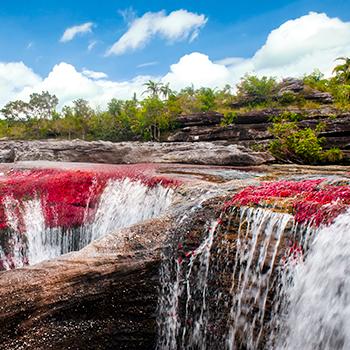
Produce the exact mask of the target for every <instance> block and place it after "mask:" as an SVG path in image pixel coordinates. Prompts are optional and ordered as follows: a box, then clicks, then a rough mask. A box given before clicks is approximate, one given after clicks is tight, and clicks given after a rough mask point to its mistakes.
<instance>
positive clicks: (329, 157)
mask: <svg viewBox="0 0 350 350" xmlns="http://www.w3.org/2000/svg"><path fill="white" fill-rule="evenodd" d="M322 157H323V160H324V161H325V162H327V163H332V164H337V163H339V162H341V161H342V160H343V158H344V154H343V152H342V151H341V150H340V149H339V148H336V147H334V148H331V149H329V150H327V151H325V152H323V155H322Z"/></svg>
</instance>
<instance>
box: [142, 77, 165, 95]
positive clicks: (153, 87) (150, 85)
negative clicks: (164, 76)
mask: <svg viewBox="0 0 350 350" xmlns="http://www.w3.org/2000/svg"><path fill="white" fill-rule="evenodd" d="M162 85H163V84H162V83H161V82H155V81H153V80H148V82H147V83H144V84H143V86H145V87H146V90H145V91H144V92H143V94H146V93H147V94H149V95H150V96H151V97H158V96H159V92H160V88H161V87H162Z"/></svg>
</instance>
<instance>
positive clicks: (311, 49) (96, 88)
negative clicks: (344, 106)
mask: <svg viewBox="0 0 350 350" xmlns="http://www.w3.org/2000/svg"><path fill="white" fill-rule="evenodd" d="M349 53H350V23H349V22H343V21H341V20H340V19H337V18H329V17H328V16H327V15H325V14H317V13H310V14H308V15H306V16H303V17H300V18H297V19H294V20H291V21H288V22H286V23H284V24H282V25H281V26H280V27H279V28H277V29H275V30H273V31H272V32H271V33H270V34H269V36H268V38H267V40H266V42H265V44H264V45H263V46H262V47H261V48H260V49H259V50H257V52H256V53H255V55H253V56H252V57H249V58H237V57H233V58H232V57H228V58H225V59H223V60H219V61H215V62H213V61H211V60H210V59H209V57H208V56H207V55H205V54H202V53H198V52H193V53H190V54H187V55H185V56H183V57H181V58H180V59H179V61H178V62H177V63H174V64H173V65H171V66H170V69H169V72H168V73H166V74H164V75H163V76H162V77H161V76H160V77H159V76H158V77H154V76H153V77H152V76H143V75H138V76H136V77H135V78H133V79H131V80H126V81H121V82H117V81H113V80H110V79H108V77H107V76H106V75H105V73H103V72H94V71H90V70H86V69H84V70H83V71H82V72H79V71H78V70H77V69H76V68H75V67H74V66H72V65H70V64H68V63H65V62H61V63H59V64H57V65H55V66H54V67H53V69H52V71H51V72H50V73H49V74H48V76H47V77H40V76H39V75H37V74H35V73H34V72H33V71H32V70H31V69H30V68H29V67H27V66H26V65H25V64H24V63H23V62H15V63H1V62H0V106H2V105H4V104H5V103H6V102H8V101H9V100H14V99H17V98H22V99H27V98H28V97H29V94H30V93H32V92H41V91H43V90H47V91H49V92H51V93H54V94H56V95H57V97H58V98H59V99H60V106H61V107H62V106H63V105H64V104H68V103H70V102H71V101H72V100H74V99H77V98H85V99H87V100H89V101H91V104H92V105H93V106H98V105H100V106H106V104H107V103H108V101H109V100H110V99H111V98H113V97H117V98H131V97H132V95H133V93H134V92H136V93H137V94H138V96H141V93H142V91H143V90H144V86H143V84H144V83H145V82H146V81H147V80H149V79H152V80H155V81H163V82H169V83H170V85H171V87H172V88H173V89H181V88H183V87H185V86H188V85H191V84H194V86H195V87H197V88H198V87H201V86H209V87H222V86H224V85H225V84H227V83H229V84H231V85H233V84H235V83H237V82H238V81H239V78H240V77H242V76H243V75H244V74H245V73H247V72H250V73H252V72H255V73H256V74H258V75H259V76H261V75H272V76H276V77H286V76H302V75H303V74H304V73H309V72H311V71H312V70H313V69H314V68H320V69H321V70H322V71H323V72H325V73H326V74H327V75H330V74H331V71H332V68H333V67H334V65H335V64H336V63H335V62H334V60H335V58H336V57H338V56H348V55H349ZM148 63H150V62H148Z"/></svg>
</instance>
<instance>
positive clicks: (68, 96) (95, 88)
mask: <svg viewBox="0 0 350 350" xmlns="http://www.w3.org/2000/svg"><path fill="white" fill-rule="evenodd" d="M88 72H89V74H88V75H90V76H91V74H92V73H97V74H98V73H99V72H92V71H88ZM102 74H104V73H102ZM0 76H1V69H0ZM149 79H152V77H150V76H138V77H135V78H134V79H132V80H128V81H122V82H116V81H111V80H106V79H97V80H96V79H94V78H91V77H88V76H87V75H86V70H84V71H83V72H78V71H77V70H76V68H75V67H74V66H72V65H71V64H68V63H65V62H61V63H59V64H57V65H55V66H54V67H53V69H52V71H51V72H50V73H49V74H48V76H47V77H46V78H45V79H39V80H37V81H35V82H33V83H32V84H27V85H24V84H22V88H21V89H20V90H19V91H12V96H11V99H15V98H16V99H17V98H19V99H23V100H28V97H29V95H30V94H31V93H33V92H41V91H49V92H50V93H52V94H55V95H56V96H57V97H58V98H59V101H60V105H59V108H61V107H63V106H64V105H66V104H70V103H71V102H72V101H73V100H75V99H78V98H84V99H86V100H88V101H89V102H90V103H91V105H92V106H94V107H97V106H102V107H104V106H106V105H107V103H108V102H109V101H110V100H111V99H112V98H113V97H116V98H120V99H126V98H130V97H132V96H133V94H134V92H136V93H137V95H138V96H141V93H142V91H143V90H144V86H143V84H144V83H145V82H146V81H147V80H149ZM0 84H1V80H0ZM7 101H8V100H7ZM7 101H6V102H7ZM0 102H1V100H0Z"/></svg>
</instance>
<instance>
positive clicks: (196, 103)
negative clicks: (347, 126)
mask: <svg viewBox="0 0 350 350" xmlns="http://www.w3.org/2000/svg"><path fill="white" fill-rule="evenodd" d="M339 60H341V61H342V62H341V63H340V64H339V65H337V66H336V67H335V69H334V76H333V77H332V78H328V79H326V78H324V76H323V75H322V74H321V73H320V72H319V71H315V72H314V73H312V74H310V75H307V76H305V77H304V83H305V84H307V85H309V86H310V87H313V88H316V89H319V90H321V91H328V92H331V93H332V95H333V96H334V98H335V102H336V104H337V105H339V107H341V108H343V107H349V104H350V59H349V58H346V57H343V58H339ZM278 86H279V83H278V81H277V80H276V79H275V78H273V77H261V78H259V77H257V76H255V75H246V76H244V77H243V78H242V79H241V80H240V82H239V83H238V84H237V86H236V89H235V92H234V93H233V89H232V87H231V86H230V85H226V86H225V87H224V88H222V89H211V88H206V87H203V88H200V89H195V88H194V87H193V86H189V87H186V88H184V89H182V90H180V91H178V92H176V91H173V90H172V89H171V88H170V87H169V84H163V83H161V82H155V81H151V80H150V81H148V82H147V83H145V84H144V87H145V91H144V93H143V95H142V96H141V98H138V97H137V96H136V94H135V95H134V97H133V98H132V99H129V100H121V99H118V98H113V99H112V100H111V101H109V103H108V105H107V108H106V109H104V110H101V109H99V108H97V109H93V108H92V107H91V106H90V105H89V102H88V101H86V100H84V99H77V100H75V101H73V103H72V104H71V105H69V106H64V107H63V108H62V110H61V111H58V110H57V106H58V104H59V101H58V98H57V97H56V96H55V95H53V94H50V93H49V92H47V91H43V92H41V93H33V94H31V95H30V98H29V101H27V102H25V101H22V100H16V101H11V102H9V103H7V104H6V105H5V106H4V107H3V108H2V109H1V111H0V112H1V114H2V116H3V118H2V119H1V120H0V138H10V139H46V138H62V139H74V138H80V139H84V140H109V141H126V140H154V141H159V140H160V139H161V138H162V136H164V133H167V132H169V131H170V130H171V129H173V128H175V127H176V117H177V116H178V115H180V114H193V113H198V112H207V111H218V112H221V113H223V115H224V119H223V123H226V124H230V123H233V122H234V116H235V113H236V112H235V108H237V107H235V106H240V107H239V108H241V109H242V108H245V109H252V108H259V107H278V106H285V105H286V104H287V105H288V104H298V106H300V107H303V106H306V107H307V101H303V100H302V99H300V98H295V97H293V96H281V97H279V99H277V100H276V99H275V98H272V97H275V96H276V91H277V90H278ZM242 106H243V107H242Z"/></svg>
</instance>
